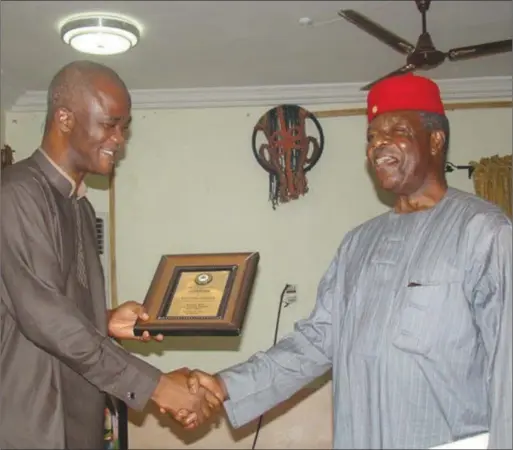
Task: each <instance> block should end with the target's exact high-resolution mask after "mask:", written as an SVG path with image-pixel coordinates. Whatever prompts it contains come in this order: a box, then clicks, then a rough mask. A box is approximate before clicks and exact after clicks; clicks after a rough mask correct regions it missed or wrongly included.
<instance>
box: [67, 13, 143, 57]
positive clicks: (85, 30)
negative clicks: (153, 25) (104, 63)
mask: <svg viewBox="0 0 513 450" xmlns="http://www.w3.org/2000/svg"><path fill="white" fill-rule="evenodd" d="M60 34H61V38H62V40H63V41H64V42H65V43H66V44H68V45H70V46H71V47H73V48H74V49H75V50H77V51H79V52H82V53H89V54H92V55H117V54H120V53H125V52H126V51H128V50H130V49H131V48H132V47H134V46H135V45H137V43H138V42H139V39H140V37H141V29H140V27H139V26H138V25H137V24H136V23H135V22H134V21H132V20H128V19H126V18H124V17H119V16H113V15H106V14H94V15H81V16H75V17H73V18H70V19H67V20H66V21H65V22H64V23H63V24H62V25H61V26H60Z"/></svg>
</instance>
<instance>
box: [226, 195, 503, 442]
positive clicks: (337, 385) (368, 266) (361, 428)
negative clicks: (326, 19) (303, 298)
mask: <svg viewBox="0 0 513 450" xmlns="http://www.w3.org/2000/svg"><path fill="white" fill-rule="evenodd" d="M511 256H512V228H511V222H510V221H509V219H508V218H507V217H506V216H505V215H504V214H502V212H500V210H499V209H498V208H497V207H495V206H494V205H491V204H489V203H487V202H485V201H484V200H482V199H480V198H478V197H476V196H474V195H471V194H468V193H464V192H461V191H458V190H456V189H452V188H450V189H449V190H448V192H447V194H446V195H445V197H444V198H443V200H442V201H441V202H439V203H438V204H437V205H436V206H435V207H433V208H432V209H430V210H426V211H422V212H415V213H411V214H396V213H394V212H388V213H386V214H384V215H381V216H379V217H377V218H375V219H373V220H370V221H368V222H366V223H364V224H363V225H361V226H359V227H357V228H356V229H354V230H353V231H352V232H350V233H348V235H347V236H346V237H345V238H344V240H343V241H342V243H341V245H340V247H339V249H338V251H337V253H336V255H335V257H334V259H333V261H332V262H331V264H330V266H329V268H328V270H327V272H326V273H325V275H324V277H323V279H322V281H321V283H320V285H319V290H318V297H317V302H316V306H315V308H314V310H313V312H312V314H311V315H310V317H309V318H308V319H305V320H301V321H299V322H298V323H297V324H296V327H295V331H294V332H293V333H291V334H289V335H287V336H285V337H284V338H283V339H281V340H280V341H279V343H278V344H277V345H276V346H274V347H273V348H271V349H269V350H268V351H266V352H259V353H257V354H255V355H254V356H253V357H251V358H250V360H249V361H247V362H244V363H242V364H239V365H236V366H234V367H232V368H230V369H227V370H225V371H222V372H221V376H222V378H223V379H224V381H225V383H226V386H227V390H228V393H229V396H230V399H229V400H228V401H227V402H226V403H225V408H226V410H227V413H228V416H229V419H230V421H231V423H232V425H233V426H235V427H239V426H241V425H243V424H245V423H247V422H248V421H250V420H252V419H254V418H256V417H258V416H259V415H260V414H262V413H264V412H265V411H267V410H268V409H270V408H271V407H273V406H275V405H277V404H278V403H280V402H282V401H284V400H285V399H287V398H289V397H290V396H291V395H292V394H294V393H295V392H296V391H298V390H299V389H300V388H302V387H303V386H305V385H306V384H307V383H309V382H310V381H312V380H313V379H315V378H317V377H318V376H320V375H322V374H323V373H325V372H326V371H327V370H328V369H330V368H332V369H333V408H334V416H333V420H334V436H333V445H334V448H337V449H339V448H340V449H343V448H344V449H354V448H373V449H378V448H385V449H395V448H397V449H399V448H411V449H425V448H429V447H432V446H436V445H439V444H442V443H446V442H450V441H452V440H456V439H461V438H464V437H467V436H471V435H475V434H479V433H481V432H485V431H487V430H489V431H490V448H496V449H499V448H504V449H505V448H509V449H511V445H512V437H511V434H512V405H511V401H512V400H511V399H512V368H511V367H512V366H511V364H512V363H511V361H512V355H511V354H512V287H511V285H512V283H511V277H512V264H511Z"/></svg>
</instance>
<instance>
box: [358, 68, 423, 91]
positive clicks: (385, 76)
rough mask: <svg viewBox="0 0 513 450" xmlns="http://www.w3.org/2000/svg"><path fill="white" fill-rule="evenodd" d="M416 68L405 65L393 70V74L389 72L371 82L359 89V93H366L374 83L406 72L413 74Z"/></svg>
mask: <svg viewBox="0 0 513 450" xmlns="http://www.w3.org/2000/svg"><path fill="white" fill-rule="evenodd" d="M416 68H417V66H416V65H415V64H406V65H405V66H403V67H401V68H399V69H397V70H394V71H393V72H390V73H389V74H387V75H384V76H382V77H381V78H378V79H377V80H375V81H373V82H372V83H369V84H367V85H365V86H363V87H362V88H360V91H368V90H369V89H370V88H371V87H372V86H374V85H375V84H376V83H379V82H380V81H381V80H384V79H385V78H390V77H395V76H396V75H404V74H405V73H408V72H413V71H414V70H415V69H416Z"/></svg>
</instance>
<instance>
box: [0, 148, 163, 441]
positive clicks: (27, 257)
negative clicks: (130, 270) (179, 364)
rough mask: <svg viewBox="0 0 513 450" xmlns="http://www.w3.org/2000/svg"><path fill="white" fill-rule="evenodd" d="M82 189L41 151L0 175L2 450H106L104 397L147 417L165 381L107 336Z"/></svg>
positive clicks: (95, 254) (100, 278)
mask: <svg viewBox="0 0 513 450" xmlns="http://www.w3.org/2000/svg"><path fill="white" fill-rule="evenodd" d="M84 191H85V189H84V186H80V187H79V189H78V190H77V189H75V185H74V183H73V181H72V180H71V179H70V178H69V177H67V176H66V174H65V173H63V172H62V170H60V169H59V168H58V167H57V166H56V165H55V164H54V163H53V162H52V161H51V160H50V159H49V158H48V156H47V155H46V154H45V153H44V152H43V151H42V150H36V151H35V152H34V154H33V155H32V156H31V157H29V158H27V159H26V160H23V161H20V162H18V163H16V164H14V165H12V166H10V167H8V168H6V169H4V170H3V171H2V189H1V215H0V225H1V230H0V232H1V240H0V243H1V248H0V250H1V257H2V261H1V274H2V284H1V303H0V338H1V342H0V448H33V449H36V448H38V449H39V448H52V449H57V448H68V449H73V448H82V449H87V448H97V449H98V448H102V446H103V424H104V422H103V421H104V415H103V410H104V407H105V393H107V394H110V395H113V396H115V397H117V398H119V399H121V400H123V401H124V402H125V403H126V404H127V405H128V407H130V408H133V409H136V410H141V409H142V408H143V407H144V406H145V405H146V403H147V402H148V399H149V398H150V396H151V394H152V392H153V390H154V389H155V387H156V384H157V382H158V378H159V376H160V371H159V370H157V369H156V368H154V367H152V366H150V365H149V364H147V363H145V362H144V361H142V360H141V359H139V358H137V357H135V356H133V355H130V354H129V353H128V352H126V351H125V350H124V349H123V348H121V347H120V346H119V345H117V344H116V343H115V342H114V341H113V340H112V339H111V338H109V337H108V336H107V310H106V302H105V289H104V283H105V281H104V276H103V271H102V266H101V262H100V259H99V255H98V251H97V245H96V234H95V213H94V210H93V207H92V205H91V203H90V202H89V201H88V199H87V198H86V197H85V192H84ZM75 192H76V193H75Z"/></svg>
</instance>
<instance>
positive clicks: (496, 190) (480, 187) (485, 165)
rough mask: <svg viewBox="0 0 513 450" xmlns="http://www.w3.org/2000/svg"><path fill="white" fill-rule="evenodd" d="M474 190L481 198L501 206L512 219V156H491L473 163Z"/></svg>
mask: <svg viewBox="0 0 513 450" xmlns="http://www.w3.org/2000/svg"><path fill="white" fill-rule="evenodd" d="M470 165H471V166H472V167H473V168H474V172H473V178H474V189H475V191H476V194H477V195H479V196H480V197H482V198H484V199H485V200H488V201H489V202H492V203H495V204H496V205H498V206H500V207H501V208H502V209H503V211H504V212H505V213H506V214H507V215H508V216H509V217H512V213H511V210H512V207H511V202H512V195H511V155H507V156H498V155H495V156H491V157H489V158H482V159H481V160H480V161H479V162H476V161H472V162H471V163H470Z"/></svg>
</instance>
